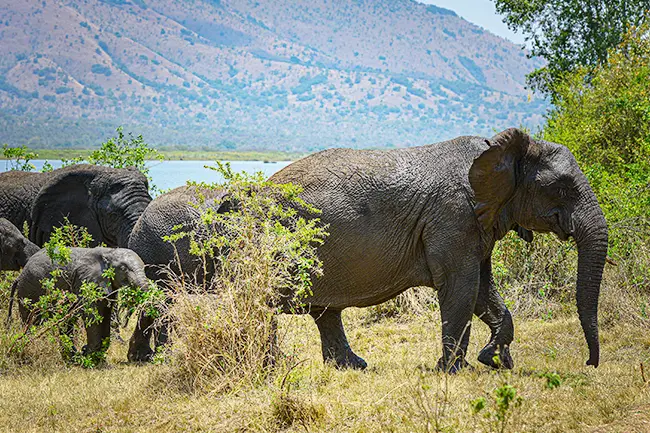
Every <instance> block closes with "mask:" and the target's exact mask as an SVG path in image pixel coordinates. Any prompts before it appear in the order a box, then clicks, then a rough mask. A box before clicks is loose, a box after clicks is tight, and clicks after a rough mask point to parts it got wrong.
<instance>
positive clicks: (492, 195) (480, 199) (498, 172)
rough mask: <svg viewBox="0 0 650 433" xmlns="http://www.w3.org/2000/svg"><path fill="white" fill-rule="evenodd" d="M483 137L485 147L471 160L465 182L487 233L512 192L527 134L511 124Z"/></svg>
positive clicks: (525, 148) (527, 141)
mask: <svg viewBox="0 0 650 433" xmlns="http://www.w3.org/2000/svg"><path fill="white" fill-rule="evenodd" d="M485 141H486V143H487V144H488V146H489V148H488V149H487V150H486V151H485V152H483V153H482V154H481V155H480V156H479V157H478V158H476V159H475V160H474V163H473V164H472V167H471V168H470V170H469V182H470V184H471V186H472V189H473V190H474V195H475V198H476V205H475V207H474V212H475V213H476V216H477V217H478V220H479V222H480V223H481V226H482V227H483V228H484V229H485V231H487V232H489V233H491V232H492V229H493V227H495V224H496V221H497V219H498V216H499V212H500V211H501V209H502V208H503V205H505V204H506V202H507V201H508V200H509V199H510V198H511V197H512V195H513V194H514V192H515V187H516V185H517V174H518V169H519V164H520V162H521V160H522V159H523V156H524V155H525V154H526V151H527V150H528V145H529V144H530V137H528V135H526V134H525V133H523V132H522V131H520V130H519V129H516V128H511V129H506V130H505V131H503V132H500V133H499V134H497V135H495V136H494V137H492V139H490V140H485Z"/></svg>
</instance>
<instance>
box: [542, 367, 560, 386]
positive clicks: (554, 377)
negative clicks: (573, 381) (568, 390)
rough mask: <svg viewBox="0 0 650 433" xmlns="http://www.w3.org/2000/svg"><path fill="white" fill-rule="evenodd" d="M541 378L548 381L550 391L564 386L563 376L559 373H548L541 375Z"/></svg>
mask: <svg viewBox="0 0 650 433" xmlns="http://www.w3.org/2000/svg"><path fill="white" fill-rule="evenodd" d="M539 377H541V378H544V379H546V387H547V388H548V389H555V388H559V387H560V385H562V376H560V375H559V374H557V373H554V372H551V371H547V372H546V373H542V374H540V375H539Z"/></svg>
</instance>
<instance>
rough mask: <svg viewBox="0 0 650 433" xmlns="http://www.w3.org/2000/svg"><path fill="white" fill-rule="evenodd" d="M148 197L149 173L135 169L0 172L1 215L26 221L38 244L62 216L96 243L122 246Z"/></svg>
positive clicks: (84, 167)
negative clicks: (146, 174) (145, 174)
mask: <svg viewBox="0 0 650 433" xmlns="http://www.w3.org/2000/svg"><path fill="white" fill-rule="evenodd" d="M150 201H151V196H150V195H149V185H148V181H147V178H146V177H145V176H144V175H143V174H142V173H140V171H138V170H137V169H135V168H110V167H102V166H96V165H86V164H81V165H72V166H69V167H65V168H60V169H57V170H53V171H52V172H49V173H26V172H18V171H10V172H6V173H0V217H3V218H6V219H8V220H9V221H11V222H12V223H13V224H14V225H15V226H17V227H19V228H20V227H23V224H24V223H25V222H26V223H27V224H28V226H29V229H30V230H29V238H30V240H31V241H32V242H34V243H36V244H37V245H39V246H42V245H43V243H44V242H46V241H47V240H48V239H49V237H50V234H51V233H52V231H53V229H54V228H55V227H57V226H60V225H61V224H63V222H64V218H66V217H67V218H68V220H69V221H70V222H71V223H72V224H75V225H78V226H84V227H86V228H87V229H88V232H89V233H90V234H91V235H92V236H93V239H94V241H95V243H97V244H98V243H101V242H103V243H105V244H106V245H108V246H119V247H126V246H127V244H128V239H129V235H130V233H131V229H132V228H133V226H134V225H135V223H136V221H137V220H138V218H139V216H140V214H142V212H143V211H144V209H145V208H146V207H147V205H148V204H149V202H150Z"/></svg>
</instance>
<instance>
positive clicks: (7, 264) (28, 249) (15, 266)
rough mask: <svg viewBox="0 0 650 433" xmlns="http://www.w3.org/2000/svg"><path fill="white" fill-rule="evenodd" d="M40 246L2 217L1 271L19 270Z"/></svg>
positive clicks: (0, 220) (0, 241)
mask: <svg viewBox="0 0 650 433" xmlns="http://www.w3.org/2000/svg"><path fill="white" fill-rule="evenodd" d="M39 250H40V248H39V247H38V246H37V245H36V244H34V243H32V242H31V241H30V240H29V239H27V238H26V237H25V236H23V234H22V233H21V232H20V230H18V228H16V226H14V225H13V224H12V223H11V222H9V221H8V220H7V219H5V218H0V271H18V270H20V269H21V268H22V267H24V266H25V264H26V263H27V260H29V258H30V257H31V256H33V255H34V254H36V253H37V252H38V251H39Z"/></svg>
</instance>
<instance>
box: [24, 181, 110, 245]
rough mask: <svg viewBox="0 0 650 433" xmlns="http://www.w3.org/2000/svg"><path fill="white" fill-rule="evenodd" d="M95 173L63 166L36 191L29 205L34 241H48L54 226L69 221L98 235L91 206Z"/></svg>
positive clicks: (97, 226) (96, 221)
mask: <svg viewBox="0 0 650 433" xmlns="http://www.w3.org/2000/svg"><path fill="white" fill-rule="evenodd" d="M94 178H95V174H94V173H92V172H91V171H88V170H83V169H76V170H75V169H72V170H65V171H63V172H62V173H59V174H57V175H55V176H54V177H53V178H52V179H50V181H48V182H47V183H46V184H45V185H43V187H42V188H41V190H40V191H39V193H38V196H37V197H36V200H35V201H34V204H33V205H32V212H31V217H32V225H31V227H30V238H31V239H32V240H33V242H35V243H36V244H37V245H40V246H42V245H43V243H45V242H47V240H48V239H49V237H50V234H51V233H52V232H53V231H54V228H55V227H59V226H61V225H63V224H64V223H65V218H66V217H67V218H68V220H69V221H70V223H72V224H74V225H77V226H82V227H86V228H87V229H88V232H89V233H90V234H91V235H92V237H93V239H101V238H102V232H101V227H100V226H99V222H98V220H97V217H96V215H95V212H94V210H93V209H92V202H93V201H92V194H91V192H90V191H91V189H90V184H91V183H92V181H93V180H94Z"/></svg>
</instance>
